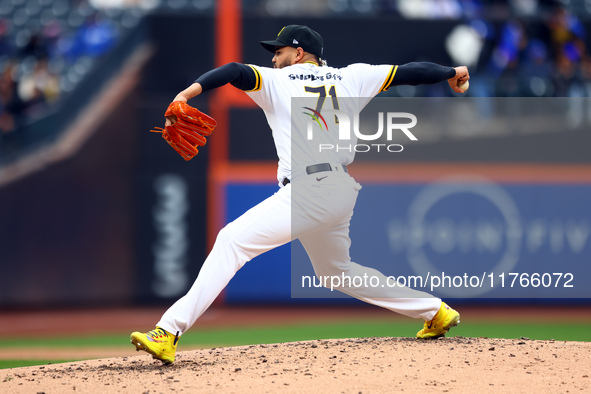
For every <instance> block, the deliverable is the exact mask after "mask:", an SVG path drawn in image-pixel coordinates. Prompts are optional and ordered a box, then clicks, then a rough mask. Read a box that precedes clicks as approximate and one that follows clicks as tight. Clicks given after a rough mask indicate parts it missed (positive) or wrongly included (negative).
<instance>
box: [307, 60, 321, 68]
mask: <svg viewBox="0 0 591 394" xmlns="http://www.w3.org/2000/svg"><path fill="white" fill-rule="evenodd" d="M304 63H310V64H313V65H315V66H318V67H320V65H319V64H318V63H316V62H313V61H311V60H308V61H307V62H304Z"/></svg>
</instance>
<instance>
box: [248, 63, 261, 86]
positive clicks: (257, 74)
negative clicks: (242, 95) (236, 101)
mask: <svg viewBox="0 0 591 394" xmlns="http://www.w3.org/2000/svg"><path fill="white" fill-rule="evenodd" d="M247 66H248V67H250V68H252V71H254V76H255V78H256V80H255V84H254V88H253V89H251V90H245V92H258V91H259V90H261V88H262V87H263V77H261V73H260V71H259V70H257V68H256V67H255V66H251V65H250V64H247Z"/></svg>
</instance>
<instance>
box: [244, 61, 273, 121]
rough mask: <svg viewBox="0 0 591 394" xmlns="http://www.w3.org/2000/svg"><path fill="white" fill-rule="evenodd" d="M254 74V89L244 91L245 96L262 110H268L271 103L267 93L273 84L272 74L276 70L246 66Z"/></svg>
mask: <svg viewBox="0 0 591 394" xmlns="http://www.w3.org/2000/svg"><path fill="white" fill-rule="evenodd" d="M248 66H249V67H250V68H252V70H253V71H254V73H255V77H256V81H255V87H254V88H253V89H251V90H246V91H245V92H246V94H247V95H248V96H249V97H250V98H251V99H252V100H253V101H254V102H255V103H256V104H257V105H258V106H259V107H261V108H262V109H263V110H270V109H271V108H272V103H271V99H270V94H269V92H270V91H271V89H272V84H273V75H272V73H273V72H276V71H277V70H275V69H272V68H269V67H260V66H255V65H252V64H248Z"/></svg>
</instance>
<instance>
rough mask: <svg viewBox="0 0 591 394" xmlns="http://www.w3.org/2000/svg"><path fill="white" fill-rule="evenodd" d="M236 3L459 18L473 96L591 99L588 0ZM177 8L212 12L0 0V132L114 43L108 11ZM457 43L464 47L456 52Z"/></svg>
mask: <svg viewBox="0 0 591 394" xmlns="http://www.w3.org/2000/svg"><path fill="white" fill-rule="evenodd" d="M242 6H243V11H244V12H245V13H248V12H251V13H259V14H260V13H261V12H263V13H265V14H266V15H267V16H281V15H287V14H289V15H291V16H298V15H308V16H309V15H317V16H326V15H328V14H332V15H338V14H339V13H340V14H343V13H351V12H353V13H356V14H357V15H359V16H360V17H361V15H362V14H367V15H368V16H370V15H393V16H395V17H402V18H407V19H413V18H417V19H449V20H457V21H458V29H457V31H456V32H455V33H457V34H451V35H450V36H453V37H450V40H451V38H453V39H454V40H457V42H455V41H454V44H450V45H449V48H448V53H449V55H450V57H451V59H452V60H453V61H454V62H455V64H466V65H468V66H470V67H471V73H472V75H473V77H475V78H474V79H473V80H472V82H473V83H472V87H471V89H470V94H472V95H474V96H501V97H502V96H526V97H530V96H544V97H551V96H590V95H591V83H590V81H591V56H590V54H589V53H588V50H587V42H588V39H587V31H586V28H585V25H584V23H583V22H582V19H581V18H586V19H585V20H587V21H588V20H591V1H589V0H301V1H298V2H295V1H293V0H242ZM183 7H185V8H192V9H193V11H197V12H203V11H206V12H210V11H211V10H212V9H213V8H214V7H215V1H213V0H57V1H53V0H0V135H1V134H3V133H10V132H11V131H13V130H15V129H17V128H18V127H19V126H20V125H23V124H26V123H27V122H29V121H31V120H32V119H35V118H36V117H39V116H43V114H46V113H47V110H48V108H49V109H51V108H52V104H55V103H56V102H58V99H59V98H60V96H62V95H63V94H64V93H67V92H69V91H71V90H73V89H74V88H75V86H76V84H77V83H78V82H79V81H80V80H82V79H83V78H84V76H85V74H86V73H87V72H88V70H89V69H90V68H91V66H92V65H93V61H94V59H96V58H97V57H100V56H101V55H103V54H105V53H107V52H108V51H110V50H111V49H112V48H113V46H114V45H115V43H116V41H117V39H118V38H119V36H120V35H121V29H122V27H121V26H123V28H124V27H125V25H126V20H125V17H121V13H114V14H109V11H108V10H112V9H122V8H127V9H132V8H137V9H143V12H142V13H137V14H135V16H134V14H129V15H131V16H132V17H133V18H132V19H131V22H129V19H128V23H127V24H128V27H129V26H131V25H132V23H134V22H135V20H136V19H138V18H141V17H142V15H145V13H146V12H147V11H148V10H150V11H151V10H156V12H160V11H162V10H173V11H174V10H176V11H178V10H181V9H183ZM302 10H305V11H306V12H307V14H303V13H302ZM286 13H287V14H286ZM372 13H373V14H372ZM113 15H118V16H119V19H117V18H115V17H112V16H113ZM129 15H128V16H129ZM134 18H135V19H134ZM458 48H461V49H462V50H461V52H462V53H454V52H457V49H458ZM466 56H467V57H466ZM431 60H434V61H444V60H443V59H431ZM433 94H444V93H441V92H439V93H437V92H434V93H433Z"/></svg>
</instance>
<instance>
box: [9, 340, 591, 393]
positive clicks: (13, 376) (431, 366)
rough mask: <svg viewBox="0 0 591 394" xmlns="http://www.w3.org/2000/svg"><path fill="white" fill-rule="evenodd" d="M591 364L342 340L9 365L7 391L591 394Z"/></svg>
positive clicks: (562, 347)
mask: <svg viewBox="0 0 591 394" xmlns="http://www.w3.org/2000/svg"><path fill="white" fill-rule="evenodd" d="M138 354H139V353H138ZM589 365H591V343H589V342H567V341H552V340H550V341H539V340H529V339H527V338H522V339H489V338H463V337H452V338H442V339H438V340H430V341H425V340H417V339H414V338H358V339H343V340H335V339H333V340H316V341H305V342H293V343H283V344H271V345H251V346H237V347H225V348H214V349H201V350H191V351H184V352H179V353H178V354H177V359H176V361H175V363H174V364H172V365H169V366H165V365H163V364H162V363H160V362H159V361H155V360H153V359H152V358H151V356H149V355H148V354H144V353H141V354H140V355H138V356H133V357H119V358H108V359H100V360H92V361H79V362H74V363H65V364H54V365H46V366H35V367H25V368H14V369H5V370H0V392H2V393H46V394H50V393H71V392H82V393H102V394H105V393H127V392H129V393H170V392H187V393H214V392H215V393H262V392H267V393H275V392H288V393H359V392H361V393H376V392H379V393H384V392H393V391H405V392H590V391H591V376H590V375H591V370H590V368H589Z"/></svg>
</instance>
